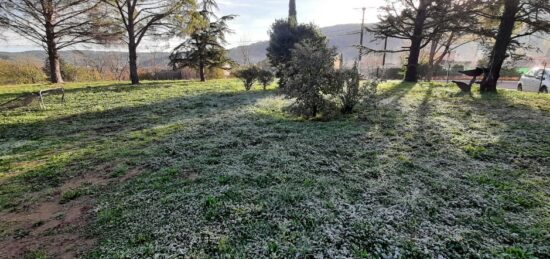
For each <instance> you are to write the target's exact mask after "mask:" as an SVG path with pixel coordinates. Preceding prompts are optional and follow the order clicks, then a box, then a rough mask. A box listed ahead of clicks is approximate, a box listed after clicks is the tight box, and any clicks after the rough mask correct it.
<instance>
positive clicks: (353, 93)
mask: <svg viewBox="0 0 550 259" xmlns="http://www.w3.org/2000/svg"><path fill="white" fill-rule="evenodd" d="M360 78H361V74H359V71H358V70H357V67H356V66H354V67H353V68H351V69H341V70H338V71H335V72H334V84H335V85H336V87H338V90H339V93H338V97H339V99H340V101H342V113H345V114H349V113H352V112H353V108H355V106H356V105H357V103H359V101H360V98H361V95H360V82H359V80H360Z"/></svg>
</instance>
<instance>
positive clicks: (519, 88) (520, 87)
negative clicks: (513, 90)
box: [518, 84, 523, 92]
mask: <svg viewBox="0 0 550 259" xmlns="http://www.w3.org/2000/svg"><path fill="white" fill-rule="evenodd" d="M518 91H520V92H521V91H523V85H521V84H519V85H518Z"/></svg>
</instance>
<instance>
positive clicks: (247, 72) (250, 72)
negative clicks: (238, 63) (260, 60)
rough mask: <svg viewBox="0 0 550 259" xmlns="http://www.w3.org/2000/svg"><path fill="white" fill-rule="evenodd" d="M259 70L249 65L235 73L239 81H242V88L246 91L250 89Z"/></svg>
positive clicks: (256, 78)
mask: <svg viewBox="0 0 550 259" xmlns="http://www.w3.org/2000/svg"><path fill="white" fill-rule="evenodd" d="M259 72H260V70H259V69H258V68H257V67H255V66H252V67H249V68H245V69H241V70H239V71H237V72H236V73H235V77H237V78H239V79H241V81H242V82H243V83H244V88H245V89H246V91H250V89H252V86H253V85H254V82H256V80H258V75H259Z"/></svg>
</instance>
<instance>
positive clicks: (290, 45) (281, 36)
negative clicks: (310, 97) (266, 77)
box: [267, 20, 326, 88]
mask: <svg viewBox="0 0 550 259" xmlns="http://www.w3.org/2000/svg"><path fill="white" fill-rule="evenodd" d="M269 34H270V40H269V47H268V48H267V57H268V59H269V62H270V63H271V65H272V66H273V67H275V68H276V69H277V73H276V75H277V77H278V78H279V86H280V87H281V88H284V87H285V85H286V78H285V70H287V69H288V67H287V64H288V62H290V60H291V51H292V49H294V47H295V45H296V44H298V43H299V42H302V41H304V40H308V39H309V40H310V41H317V42H319V41H325V39H326V38H325V36H323V35H322V33H321V32H320V30H319V28H318V27H317V26H315V25H313V24H300V25H298V26H291V25H290V24H289V23H288V21H285V20H276V21H275V23H273V25H272V26H271V30H270V31H269Z"/></svg>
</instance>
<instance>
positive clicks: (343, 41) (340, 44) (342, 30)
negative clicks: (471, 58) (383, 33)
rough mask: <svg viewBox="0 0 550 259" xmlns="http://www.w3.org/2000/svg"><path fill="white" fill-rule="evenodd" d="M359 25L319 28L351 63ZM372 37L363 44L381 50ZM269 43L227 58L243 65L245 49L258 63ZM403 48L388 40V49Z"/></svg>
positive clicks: (236, 50) (237, 51)
mask: <svg viewBox="0 0 550 259" xmlns="http://www.w3.org/2000/svg"><path fill="white" fill-rule="evenodd" d="M360 29H361V24H341V25H335V26H330V27H324V28H321V32H323V34H325V35H326V36H327V38H328V39H329V44H330V46H335V47H336V48H338V52H339V53H342V54H343V55H344V60H347V61H351V60H354V59H355V58H357V56H358V55H359V51H358V50H357V48H355V47H354V46H356V45H359V31H360ZM373 39H374V37H373V35H370V34H368V33H367V34H366V35H365V39H364V44H365V45H366V46H368V47H370V48H375V49H382V48H383V42H382V41H373ZM268 46H269V42H267V41H262V42H257V43H254V44H251V45H248V46H244V47H237V48H233V49H230V50H229V56H230V57H231V58H232V59H233V60H235V61H237V62H238V63H241V64H242V63H244V61H243V54H242V53H243V51H242V48H247V49H248V53H249V55H250V61H251V62H252V63H257V62H260V61H262V60H264V59H266V54H267V47H268ZM402 46H403V44H402V41H401V40H398V39H390V40H389V41H388V49H399V48H401V47H402ZM394 56H396V57H393V58H390V60H388V62H390V63H391V62H392V61H393V62H396V61H397V62H398V61H399V57H398V56H397V55H394Z"/></svg>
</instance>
